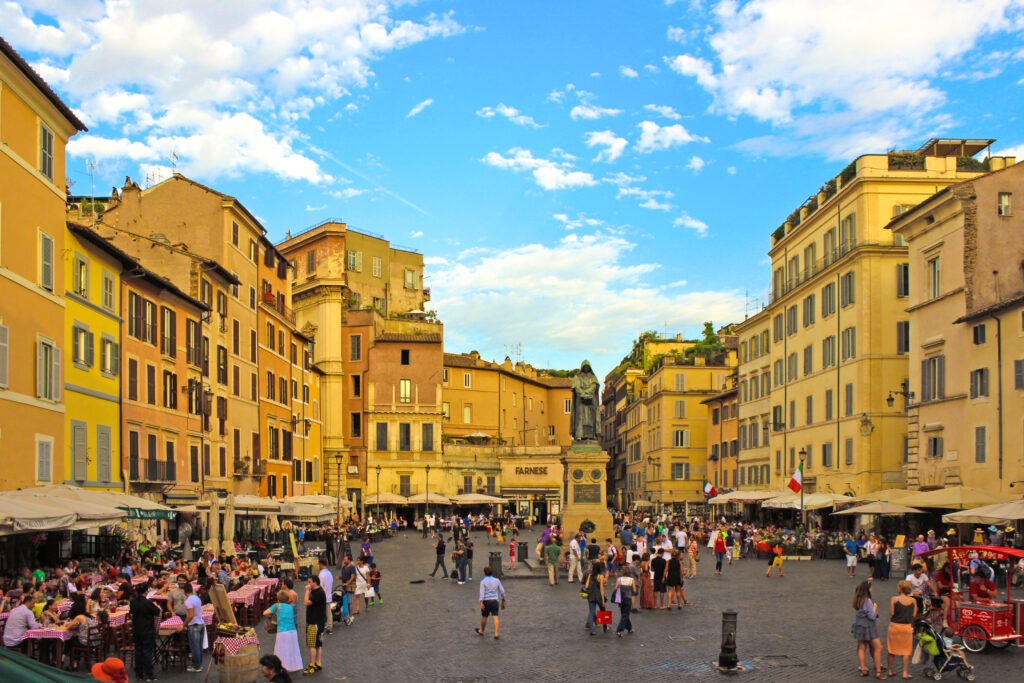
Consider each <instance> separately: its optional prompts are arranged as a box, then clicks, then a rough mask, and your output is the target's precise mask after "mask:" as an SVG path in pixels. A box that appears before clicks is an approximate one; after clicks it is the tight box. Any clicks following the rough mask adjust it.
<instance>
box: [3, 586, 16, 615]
mask: <svg viewBox="0 0 1024 683" xmlns="http://www.w3.org/2000/svg"><path fill="white" fill-rule="evenodd" d="M12 602H13V600H12V599H11V596H10V592H8V593H4V592H3V591H0V614H5V613H7V612H10V611H11V607H12V606H13V605H12Z"/></svg>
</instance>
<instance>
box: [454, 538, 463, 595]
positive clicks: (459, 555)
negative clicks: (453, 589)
mask: <svg viewBox="0 0 1024 683" xmlns="http://www.w3.org/2000/svg"><path fill="white" fill-rule="evenodd" d="M452 560H453V561H454V562H455V570H456V571H457V572H458V576H459V585H460V586H462V585H465V583H466V544H465V542H464V541H463V540H462V539H461V538H455V550H454V551H452Z"/></svg>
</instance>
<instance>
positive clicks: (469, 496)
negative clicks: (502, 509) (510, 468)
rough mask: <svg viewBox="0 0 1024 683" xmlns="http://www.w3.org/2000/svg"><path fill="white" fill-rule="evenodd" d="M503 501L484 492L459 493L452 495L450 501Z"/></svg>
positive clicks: (483, 502) (460, 502) (482, 502)
mask: <svg viewBox="0 0 1024 683" xmlns="http://www.w3.org/2000/svg"><path fill="white" fill-rule="evenodd" d="M430 498H431V500H433V498H434V497H433V496H431V497H430ZM504 502H505V499H504V498H498V497H497V496H488V495H487V494H485V493H461V494H459V495H457V496H452V503H454V504H455V505H483V504H493V503H504Z"/></svg>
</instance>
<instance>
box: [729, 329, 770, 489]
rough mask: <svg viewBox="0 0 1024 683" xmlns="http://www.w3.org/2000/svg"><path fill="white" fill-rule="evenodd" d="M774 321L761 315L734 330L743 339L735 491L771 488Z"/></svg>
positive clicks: (740, 356) (741, 346)
mask: <svg viewBox="0 0 1024 683" xmlns="http://www.w3.org/2000/svg"><path fill="white" fill-rule="evenodd" d="M770 328H771V317H770V316H769V312H768V311H767V310H762V311H759V312H758V313H757V314H756V315H752V316H751V317H749V318H748V319H746V320H744V321H743V322H741V323H737V324H736V325H734V326H733V329H734V330H735V331H736V334H737V335H738V336H739V342H740V345H739V363H740V365H739V402H740V410H739V424H738V425H737V431H738V432H739V441H740V454H739V463H738V464H739V474H740V478H739V483H738V485H734V486H735V488H740V489H745V490H763V489H767V488H769V487H770V486H771V452H770V450H769V432H770V431H771V429H772V423H771V393H772V357H771V341H770V339H771V338H770Z"/></svg>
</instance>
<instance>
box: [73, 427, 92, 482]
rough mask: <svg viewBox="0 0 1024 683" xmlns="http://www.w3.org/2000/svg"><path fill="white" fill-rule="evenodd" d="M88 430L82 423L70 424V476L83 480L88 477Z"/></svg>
mask: <svg viewBox="0 0 1024 683" xmlns="http://www.w3.org/2000/svg"><path fill="white" fill-rule="evenodd" d="M88 437H89V431H88V429H87V428H86V426H85V425H83V424H74V425H71V467H72V474H71V478H72V479H74V480H75V481H85V480H86V479H88V477H89V452H88V449H89V438H88Z"/></svg>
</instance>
